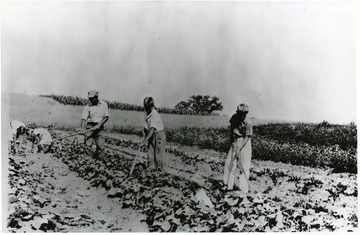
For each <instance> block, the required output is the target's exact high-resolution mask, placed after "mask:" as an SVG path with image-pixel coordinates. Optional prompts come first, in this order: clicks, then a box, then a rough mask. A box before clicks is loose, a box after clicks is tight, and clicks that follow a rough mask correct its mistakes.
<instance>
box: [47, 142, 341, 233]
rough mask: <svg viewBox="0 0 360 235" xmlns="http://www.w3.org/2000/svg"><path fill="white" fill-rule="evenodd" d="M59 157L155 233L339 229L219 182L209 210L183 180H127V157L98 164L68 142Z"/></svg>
mask: <svg viewBox="0 0 360 235" xmlns="http://www.w3.org/2000/svg"><path fill="white" fill-rule="evenodd" d="M54 156H55V157H58V158H61V159H62V160H63V161H64V162H65V163H66V164H68V165H69V166H70V168H71V170H73V171H75V172H77V173H78V174H79V176H81V177H83V178H85V179H87V180H90V181H91V183H92V185H93V186H95V187H96V186H97V187H105V188H106V189H108V190H109V193H108V197H112V198H119V200H120V203H121V204H122V206H123V207H124V208H126V207H131V208H134V209H137V210H139V211H141V212H142V213H144V214H145V215H146V223H147V225H148V228H149V231H150V232H189V231H191V232H264V231H272V232H275V231H310V230H315V231H319V230H324V229H327V230H330V231H333V230H335V229H337V228H336V226H334V225H333V224H332V222H331V218H330V217H331V216H330V217H328V219H323V218H321V216H323V215H321V214H315V215H310V214H308V212H307V211H306V210H305V209H304V208H302V207H301V205H298V207H289V206H287V205H286V206H280V204H279V203H278V202H276V201H274V200H273V199H272V198H268V197H266V196H265V197H264V196H261V195H260V194H248V195H243V194H239V195H228V194H226V191H225V188H224V185H223V184H222V182H221V181H218V180H208V181H207V182H206V186H205V190H206V192H207V194H208V195H209V197H210V199H211V201H212V202H213V204H214V205H215V206H214V207H213V208H209V207H207V206H206V205H205V204H203V203H202V202H199V201H197V200H196V199H195V198H194V197H193V195H194V191H193V189H192V184H191V183H190V182H189V181H187V180H185V179H184V178H182V177H181V176H179V175H172V174H169V173H163V172H161V173H160V172H152V171H143V170H141V171H140V170H135V171H134V173H136V174H134V175H132V177H127V174H128V171H129V170H128V169H129V168H130V164H129V162H128V157H126V156H123V155H121V154H120V155H119V154H108V155H107V156H106V158H105V159H106V162H105V161H96V160H93V159H92V158H91V157H89V156H86V155H84V154H83V153H82V150H81V148H80V147H79V146H78V145H77V144H73V143H71V142H69V141H65V140H64V141H62V149H57V150H56V152H55V154H54ZM116 163H120V164H118V165H117V164H116ZM310 206H311V205H310ZM307 209H309V208H307ZM322 210H324V209H322ZM309 218H311V220H309Z"/></svg>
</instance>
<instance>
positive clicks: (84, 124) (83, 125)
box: [81, 119, 87, 130]
mask: <svg viewBox="0 0 360 235" xmlns="http://www.w3.org/2000/svg"><path fill="white" fill-rule="evenodd" d="M86 123H87V121H86V120H85V119H81V130H85V128H86Z"/></svg>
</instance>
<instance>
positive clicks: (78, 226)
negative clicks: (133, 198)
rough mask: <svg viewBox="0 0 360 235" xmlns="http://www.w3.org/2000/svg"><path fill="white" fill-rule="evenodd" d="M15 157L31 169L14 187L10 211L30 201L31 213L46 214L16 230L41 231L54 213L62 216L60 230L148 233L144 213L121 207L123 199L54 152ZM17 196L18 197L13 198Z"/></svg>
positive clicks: (23, 223) (24, 223)
mask: <svg viewBox="0 0 360 235" xmlns="http://www.w3.org/2000/svg"><path fill="white" fill-rule="evenodd" d="M11 158H12V159H14V161H15V162H16V163H17V164H19V165H21V166H22V167H23V168H26V169H27V172H28V176H27V177H22V179H19V180H18V181H17V185H16V186H15V187H13V188H11V189H10V198H9V200H10V202H11V203H10V204H9V214H11V213H13V212H14V211H15V209H16V206H17V204H22V203H25V204H29V205H28V209H29V212H31V214H34V213H36V212H38V213H39V214H40V215H42V216H35V217H34V218H33V219H31V220H29V222H25V221H21V222H20V225H21V228H19V229H18V230H16V232H29V231H34V232H37V231H38V232H41V230H39V228H37V227H39V226H40V225H41V224H42V222H43V221H44V220H45V219H46V218H48V217H49V216H53V215H59V216H60V217H61V220H63V221H64V225H63V226H62V227H61V228H60V230H59V232H148V229H147V226H146V224H145V223H143V222H141V220H143V219H144V215H142V214H140V213H138V212H137V211H136V210H132V209H130V208H126V209H123V208H121V205H120V203H119V200H118V199H115V198H108V197H107V195H106V190H105V189H104V188H101V187H100V188H95V187H91V186H90V183H89V181H87V180H84V179H83V178H80V177H78V176H77V174H76V173H74V172H72V171H70V170H69V167H68V166H67V165H66V164H64V163H63V162H62V161H61V160H59V159H57V158H55V157H52V155H51V154H32V155H27V156H26V157H24V156H12V157H11ZM34 192H35V193H34ZM14 195H17V200H16V199H14V198H13V197H12V196H14ZM39 198H40V200H38V199H39ZM41 199H42V200H44V201H45V200H46V203H44V205H41V204H40V205H39V203H35V202H37V200H38V201H41ZM15 200H16V201H15ZM84 225H85V226H84ZM8 231H9V232H13V231H14V229H9V230H8Z"/></svg>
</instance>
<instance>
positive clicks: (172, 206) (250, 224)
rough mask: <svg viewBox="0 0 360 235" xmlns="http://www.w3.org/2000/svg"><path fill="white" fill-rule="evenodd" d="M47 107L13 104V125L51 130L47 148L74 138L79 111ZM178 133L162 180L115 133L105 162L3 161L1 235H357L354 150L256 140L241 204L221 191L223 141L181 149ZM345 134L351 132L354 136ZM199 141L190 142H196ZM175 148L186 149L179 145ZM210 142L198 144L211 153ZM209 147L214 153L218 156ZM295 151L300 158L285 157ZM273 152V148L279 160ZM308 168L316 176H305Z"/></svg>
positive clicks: (69, 157)
mask: <svg viewBox="0 0 360 235" xmlns="http://www.w3.org/2000/svg"><path fill="white" fill-rule="evenodd" d="M52 102H53V101H52V100H50V99H46V98H40V97H32V98H30V99H29V98H28V97H27V96H24V97H20V98H19V96H17V97H16V98H14V99H12V101H10V104H11V106H10V107H11V109H10V110H9V116H10V119H17V120H22V121H24V122H26V123H36V124H37V125H39V126H50V127H49V128H50V131H51V134H52V135H53V137H54V138H56V137H60V136H65V135H68V134H72V133H74V132H73V128H74V127H76V126H77V124H76V122H79V121H78V120H79V117H80V116H81V111H82V107H72V106H61V105H60V104H57V103H52ZM34 106H35V107H39V108H38V109H36V108H35V109H34ZM40 107H41V108H40ZM50 107H53V108H52V109H51V108H50ZM46 112H48V113H47V115H46ZM116 112H119V113H113V114H111V115H112V119H113V118H114V117H116V115H119V116H124V119H121V120H122V122H121V125H124V123H125V116H126V114H125V113H126V112H125V111H116ZM120 113H121V115H120ZM138 115H139V116H138V118H139V119H135V118H134V117H135V115H134V112H130V114H129V116H127V118H129V120H131V121H128V119H127V118H126V123H128V124H129V125H130V126H133V124H134V126H136V125H135V123H137V122H139V123H140V124H141V123H142V118H143V116H142V115H143V114H142V113H138ZM162 116H163V115H162ZM164 116H166V115H164ZM176 118H180V117H177V116H175V115H172V116H171V115H169V116H166V117H165V118H164V121H165V124H166V123H167V122H168V123H172V122H173V121H174V120H176ZM183 118H184V119H183V120H186V118H189V119H188V120H187V121H186V122H191V125H194V126H186V127H189V128H190V129H185V130H187V131H194V130H195V129H191V127H196V128H204V127H209V126H211V127H214V126H215V127H218V128H221V127H226V125H227V123H226V122H227V119H228V117H217V116H216V117H193V116H191V117H187V116H183ZM191 118H199V120H204V119H205V120H207V121H204V123H202V125H203V126H197V125H200V124H197V125H196V121H194V119H191ZM200 118H203V119H200ZM207 118H225V119H224V124H219V123H220V122H221V121H220V120H216V119H207ZM134 120H138V121H134ZM166 120H168V121H166ZM169 120H171V121H169ZM190 120H191V121H190ZM113 121H114V123H115V122H116V123H117V121H116V120H113ZM184 122H185V121H184ZM200 122H201V121H199V123H200ZM212 122H214V123H217V124H214V123H212ZM114 123H113V124H111V123H109V124H108V128H109V130H113V129H114V128H116V125H115V124H114ZM179 123H181V122H177V123H176V124H172V125H173V126H171V128H169V129H171V130H174V132H170V133H169V137H171V138H172V139H173V140H177V141H170V142H169V143H168V144H167V148H166V159H167V160H166V163H167V164H166V165H167V167H166V171H165V172H164V173H154V172H147V171H144V162H145V161H146V160H145V159H146V157H145V153H144V150H143V149H142V150H140V149H139V147H138V143H139V142H140V141H141V137H139V136H138V135H125V134H120V133H117V132H114V131H111V132H108V133H107V138H106V146H107V155H106V157H105V159H104V160H103V161H100V160H94V159H92V157H91V156H87V155H86V154H84V152H83V150H82V149H81V148H80V147H79V139H78V137H73V138H69V139H64V140H62V141H59V142H58V143H56V144H55V145H54V146H53V148H52V152H51V153H49V154H38V153H34V152H33V151H32V150H31V149H30V148H29V145H27V148H23V150H22V152H21V154H20V155H17V156H9V181H8V192H9V205H8V207H9V209H8V212H9V215H8V216H7V217H6V218H7V223H8V227H7V231H9V232H24V231H26V232H37V231H45V232H89V231H91V232H104V231H105V232H117V231H130V232H135V231H142V232H148V231H150V232H279V231H287V232H292V231H297V232H300V231H301V232H305V231H306V232H314V231H343V232H346V231H353V232H358V195H357V170H354V168H351V166H353V165H354V161H355V168H357V165H356V162H357V160H356V156H357V154H356V150H355V153H354V150H353V147H354V145H355V149H356V144H357V143H356V141H355V142H354V141H353V140H349V144H348V145H346V146H341V147H342V148H343V149H341V147H339V146H337V147H336V145H331V146H325V145H324V144H321V145H320V146H316V145H315V144H313V143H306V142H300V141H299V140H297V141H296V142H294V143H291V144H289V143H288V140H286V142H285V144H284V143H282V142H281V138H280V137H278V138H277V139H275V140H274V139H269V137H268V136H267V137H266V138H265V137H264V136H265V135H264V134H263V135H261V136H260V135H259V136H257V137H256V138H257V139H258V140H256V139H255V140H254V158H253V160H252V168H251V171H250V182H251V191H250V192H249V193H248V194H246V195H245V194H243V193H241V192H239V191H232V192H228V191H226V190H225V188H224V185H223V184H222V182H221V177H222V171H223V165H224V160H225V157H226V149H227V148H228V146H226V140H220V139H219V140H215V142H214V144H211V146H210V147H209V145H206V144H204V146H203V145H201V141H200V144H199V143H197V144H196V145H193V146H189V145H190V144H186V143H185V140H187V139H186V138H185V137H186V136H188V135H189V133H187V134H186V133H184V134H183V135H184V136H182V134H181V131H176V130H179V129H180V130H182V131H184V129H181V128H183V127H184V126H181V125H180V124H179ZM111 125H114V126H111ZM176 125H179V126H176ZM216 125H217V126H216ZM221 125H224V126H221ZM346 128H348V127H346ZM346 128H345V129H346ZM351 128H352V127H350V128H348V129H349V130H353V129H351ZM260 130H263V129H260ZM346 130H347V129H346ZM202 131H203V130H202V129H200V130H198V132H193V133H194V135H197V136H199V135H201V136H202V135H203V134H202ZM134 132H135V134H136V131H134ZM129 133H131V131H130V132H129ZM266 133H269V131H267V132H266ZM132 134H134V133H132ZM171 134H172V135H173V136H171ZM207 134H208V135H209V136H210V139H214V136H221V135H222V132H221V130H211V131H207ZM273 135H275V134H273ZM290 136H291V135H290ZM355 136H356V133H355ZM181 138H184V139H183V140H184V141H179V140H180V139H181ZM201 138H203V137H201ZM201 138H198V139H199V140H200V139H201ZM289 138H290V137H289ZM299 138H302V137H301V136H300V137H299ZM210 139H208V140H203V142H204V143H208V142H209V141H210ZM216 141H217V142H216ZM219 141H220V142H219ZM221 141H223V142H221ZM179 143H182V144H179ZM216 144H218V145H219V146H220V147H219V148H215V145H216ZM224 145H225V146H224ZM295 145H296V146H298V148H299V150H296V151H292V152H290V151H289V149H294V146H295ZM221 146H223V147H221ZM271 146H275V147H276V148H275V150H276V151H275V150H274V149H273V147H271ZM279 146H281V147H279ZM334 146H335V148H334ZM304 148H306V149H307V152H306V151H304V150H303V149H304ZM269 149H271V150H272V152H270V151H269ZM309 149H312V150H311V151H312V152H311V151H310V150H309ZM300 151H301V152H306V153H302V154H305V155H300V154H299V153H300ZM309 151H310V152H309ZM327 152H329V153H327ZM315 153H316V154H315ZM319 153H320V154H319ZM326 154H328V155H326ZM137 155H140V156H141V158H140V160H139V161H138V164H136V166H135V170H134V173H133V175H132V176H131V177H128V173H129V170H130V168H131V165H132V163H133V161H134V158H135V157H136V156H137ZM278 155H281V156H278ZM276 156H278V157H276ZM297 156H300V157H299V158H301V156H309V160H307V161H306V162H304V161H299V160H297V159H296V157H297ZM323 156H327V157H326V158H324V157H323ZM340 157H342V158H344V159H345V160H346V161H345V160H344V161H345V162H342V165H341V164H340V166H341V167H339V169H338V171H334V169H335V168H334V167H331V166H332V164H334V163H333V162H336V161H337V159H339V158H340ZM287 158H289V159H287ZM313 158H314V159H316V162H315V163H314V162H313V161H312V160H311V159H313ZM354 158H355V160H354ZM270 159H276V160H277V161H278V162H274V161H269V160H270ZM294 159H295V160H294ZM349 159H350V160H349ZM281 161H283V162H286V161H289V162H291V161H292V162H293V163H294V164H288V163H283V162H281ZM326 161H328V163H326ZM307 163H309V164H308V165H310V166H311V165H314V166H317V167H309V166H306V164H307ZM325 163H326V164H325ZM194 174H196V175H200V176H201V177H203V178H204V179H205V182H206V184H205V187H204V191H205V192H206V194H207V195H208V197H209V199H210V200H211V202H212V203H213V205H214V207H213V208H209V207H206V206H205V205H204V204H203V203H202V202H199V201H198V199H197V198H196V197H194V192H193V189H192V186H191V183H190V181H189V179H190V178H191V176H193V175H194ZM75 192H76V193H75ZM124 215H126V216H124Z"/></svg>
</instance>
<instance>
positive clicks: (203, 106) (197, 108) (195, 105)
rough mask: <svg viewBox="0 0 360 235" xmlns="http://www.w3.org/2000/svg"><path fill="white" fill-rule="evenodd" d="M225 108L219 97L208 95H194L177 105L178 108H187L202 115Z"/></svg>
mask: <svg viewBox="0 0 360 235" xmlns="http://www.w3.org/2000/svg"><path fill="white" fill-rule="evenodd" d="M223 108H224V107H223V105H222V103H221V102H219V97H216V96H213V97H210V96H208V95H204V96H203V95H193V96H191V97H190V99H189V100H188V101H181V102H179V103H178V104H177V105H175V109H177V110H187V111H190V112H193V113H195V114H200V115H209V114H211V113H212V112H214V111H221V110H223Z"/></svg>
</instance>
